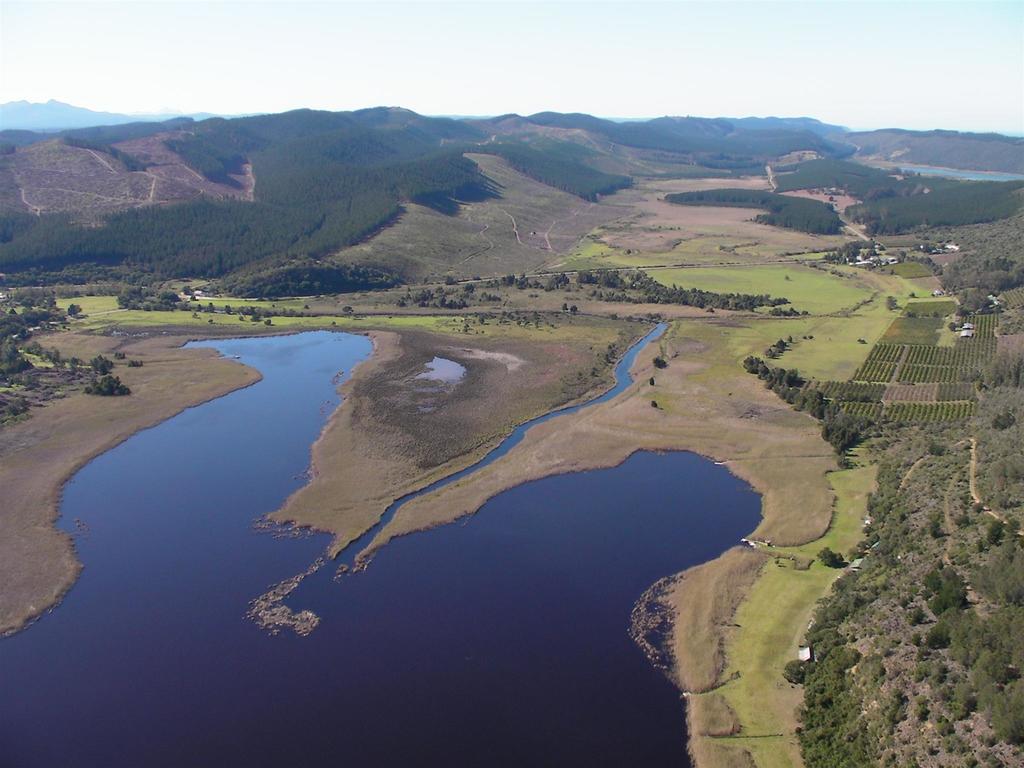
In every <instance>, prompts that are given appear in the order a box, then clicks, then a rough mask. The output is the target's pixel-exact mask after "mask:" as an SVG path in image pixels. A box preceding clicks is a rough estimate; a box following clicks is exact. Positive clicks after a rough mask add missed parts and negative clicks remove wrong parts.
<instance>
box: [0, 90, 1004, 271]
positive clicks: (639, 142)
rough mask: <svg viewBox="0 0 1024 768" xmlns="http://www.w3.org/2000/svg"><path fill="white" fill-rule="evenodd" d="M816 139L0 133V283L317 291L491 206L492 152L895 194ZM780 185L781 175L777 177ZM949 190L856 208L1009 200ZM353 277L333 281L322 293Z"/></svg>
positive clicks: (336, 124)
mask: <svg viewBox="0 0 1024 768" xmlns="http://www.w3.org/2000/svg"><path fill="white" fill-rule="evenodd" d="M825 133H826V131H825V130H824V126H823V125H822V124H817V123H815V122H814V121H808V120H806V119H793V120H787V119H753V118H751V119H742V120H729V119H722V118H718V119H707V118H696V117H662V118H657V119H653V120H647V121H635V122H616V121H612V120H605V119H601V118H597V117H593V116H590V115H584V114H560V113H554V112H544V113H539V114H535V115H531V116H528V117H520V116H517V115H505V116H502V117H497V118H490V119H454V118H437V117H425V116H423V115H419V114H416V113H415V112H411V111H409V110H406V109H400V108H386V107H379V108H373V109H364V110H358V111H354V112H324V111H316V110H309V109H302V110H295V111H292V112H285V113H282V114H275V115H258V116H251V117H241V118H233V119H226V118H210V119H205V120H201V121H195V120H190V119H187V118H181V119H175V120H169V121H165V122H163V123H146V122H140V123H129V124H125V125H115V126H100V127H91V128H78V129H75V130H70V131H64V132H62V133H60V134H38V133H32V132H28V131H16V132H0V272H4V273H7V274H8V275H9V277H8V279H9V280H10V279H11V278H10V275H19V277H16V278H14V279H15V280H18V281H22V282H24V281H45V280H48V279H50V280H52V279H56V278H55V277H54V275H58V276H59V277H60V279H88V278H89V277H91V276H95V274H97V270H99V269H103V270H107V271H108V272H117V271H119V270H120V272H121V273H124V272H125V271H126V270H129V271H133V272H138V273H140V274H144V275H146V274H148V275H152V276H155V277H171V276H184V275H193V276H202V277H221V276H224V275H227V274H229V273H231V274H234V273H236V272H238V271H239V270H245V269H249V268H250V267H251V269H253V270H256V271H258V273H259V275H260V276H261V280H262V282H263V283H266V282H267V281H268V280H272V279H273V275H274V274H275V270H277V269H279V268H283V265H285V264H287V265H288V269H289V270H290V272H289V274H300V273H301V274H303V275H313V277H311V278H310V280H312V281H313V282H315V279H314V278H315V273H316V271H317V270H319V269H321V267H319V266H317V265H316V261H317V260H318V259H322V258H323V257H325V256H329V255H332V254H335V253H337V252H339V251H340V250H341V249H343V248H345V247H347V246H350V245H353V244H355V243H357V242H358V241H360V240H363V239H366V238H369V237H372V236H373V235H374V234H375V233H376V232H378V231H379V230H380V229H381V228H383V227H387V226H389V224H391V223H392V222H393V221H395V220H396V218H397V217H398V216H399V215H400V214H401V212H402V210H403V205H405V204H408V203H419V204H421V205H424V206H428V207H430V208H433V209H434V210H436V211H438V212H440V213H442V214H448V215H451V214H455V213H457V212H458V210H459V207H460V205H461V204H462V203H464V202H467V201H473V200H480V199H485V198H487V197H493V196H500V195H501V194H502V190H501V189H500V187H499V186H498V185H495V184H492V183H491V181H490V180H489V179H488V178H487V177H486V176H485V175H483V173H482V172H481V171H480V169H479V168H478V166H477V164H476V163H475V162H473V161H472V160H471V159H469V158H467V155H469V154H473V155H479V154H491V155H496V156H499V157H501V158H503V159H504V160H505V161H506V162H507V163H508V164H509V165H510V166H511V167H512V168H513V169H515V170H516V171H518V172H519V173H521V174H523V175H526V176H528V177H531V178H532V179H534V180H535V181H538V182H540V183H542V184H544V185H547V186H550V187H553V188H555V189H558V190H562V191H564V192H568V193H570V194H573V195H576V196H578V197H580V198H582V199H584V200H588V201H596V200H597V199H599V198H600V197H601V196H603V195H607V194H611V193H613V192H615V191H616V190H619V189H622V188H624V187H627V186H629V185H631V184H632V182H633V180H632V178H631V174H634V173H636V174H640V173H642V174H651V173H654V174H661V173H678V172H680V171H682V172H684V173H687V172H690V171H691V170H694V169H695V170H696V171H698V172H700V173H704V174H710V175H717V176H726V177H728V176H732V175H740V174H762V173H763V171H764V166H765V164H767V163H771V164H773V165H774V166H775V167H776V168H777V169H779V170H782V166H783V165H784V164H785V163H787V162H791V161H792V160H793V158H800V157H807V156H808V155H810V156H813V157H818V158H821V159H819V160H817V161H814V162H816V163H818V165H812V164H808V163H804V164H803V165H801V166H799V167H798V168H797V170H796V172H795V173H794V174H793V175H792V177H796V176H800V175H801V174H805V175H806V174H808V173H810V174H811V175H812V176H814V175H816V177H817V178H821V179H824V178H826V174H825V173H823V171H829V170H830V169H831V170H835V169H837V168H838V170H839V172H840V173H841V174H845V175H846V176H847V177H850V176H851V175H852V174H853V173H854V172H856V173H859V174H861V175H862V176H864V183H865V184H868V185H872V188H874V187H876V186H877V187H879V188H882V187H885V186H886V185H891V184H890V182H891V181H892V177H890V176H888V175H887V174H885V173H884V172H874V171H869V170H866V169H864V167H863V166H859V165H856V166H855V165H853V164H849V163H844V162H843V161H842V159H841V158H842V157H843V156H845V155H848V154H849V153H850V152H852V151H853V149H852V147H851V146H850V145H848V144H845V143H843V142H842V141H837V140H834V139H833V138H830V137H828V136H826V135H824V134H825ZM55 171H59V173H55ZM787 178H790V177H787V176H786V175H785V174H781V173H780V174H779V179H780V183H786V182H785V181H784V180H786V179H787ZM946 184H947V182H943V181H941V180H935V181H929V182H928V190H929V191H930V192H932V194H930V195H929V196H928V199H927V201H925V200H924V199H923V198H921V197H917V198H914V199H910V200H903V199H902V198H903V197H908V198H910V197H912V195H904V194H903V191H904V188H900V190H898V191H897V193H895V194H889V193H886V194H885V195H883V196H884V197H886V198H889V197H895V198H900V199H899V200H892V201H886V202H885V203H884V205H883V204H881V203H879V204H878V205H874V203H873V201H872V200H871V199H870V198H869V197H868V196H866V195H864V196H861V197H862V199H864V200H865V207H864V208H863V209H858V211H857V212H856V215H857V217H858V218H859V219H860V220H862V221H864V222H865V223H867V224H868V226H869V228H871V230H872V231H877V232H889V231H902V230H903V229H906V228H909V227H913V226H914V225H915V222H920V221H922V220H924V221H927V222H928V223H948V224H955V223H963V222H962V221H958V220H957V218H956V217H955V216H951V215H950V214H949V212H950V211H953V212H955V211H956V210H961V211H973V212H975V213H974V214H972V215H974V216H975V219H977V215H979V214H977V211H979V210H983V211H989V210H995V211H997V212H1000V215H1002V212H1003V211H1004V209H1005V210H1009V209H1010V208H1012V206H1011V205H1010V203H1016V201H1017V200H1018V198H1013V199H1012V200H1010V199H1009V198H1007V197H1006V193H1005V190H1000V189H995V188H993V189H992V190H982V189H981V188H980V187H979V188H978V191H979V192H984V193H985V195H983V196H982V197H979V198H978V199H979V200H982V201H983V203H984V204H983V205H981V206H980V207H979V205H976V204H974V202H971V200H967V199H965V197H964V195H965V194H966V195H967V197H968V198H972V194H973V193H965V192H963V189H964V188H963V187H956V188H954V187H949V189H950V190H953V191H951V192H949V193H948V194H947V193H946V192H943V195H939V194H938V192H939V191H943V190H945V189H946V187H945V186H944V185H946ZM944 196H945V197H944ZM947 198H948V199H947ZM972 199H973V198H972ZM940 200H946V204H945V205H944V210H945V213H944V217H943V218H941V219H935V218H933V217H931V213H930V212H929V211H928V210H926V209H928V208H929V206H928V205H924V206H923V207H922V205H921V204H922V203H923V202H927V203H929V204H930V203H934V202H938V201H940ZM690 202H693V201H690ZM748 202H749V201H748ZM756 202H757V203H758V204H759V205H761V204H765V207H767V208H768V209H769V213H768V214H766V215H765V218H764V219H763V220H765V221H767V222H768V223H775V224H779V225H781V226H790V227H797V228H806V229H809V230H810V231H815V232H833V231H837V227H838V226H839V224H838V219H837V218H836V217H835V215H834V213H832V212H831V211H830V210H828V208H827V207H825V206H820V205H818V204H813V203H810V202H806V201H805V202H796V201H794V200H792V199H789V198H786V199H781V200H780V199H778V198H777V196H769V197H766V198H765V199H764V200H761V199H759V200H758V201H756ZM975 202H977V201H975ZM731 204H739V201H733V202H732V203H731ZM922 211H924V212H923V213H922ZM986 215H987V214H986ZM366 266H368V267H370V268H373V267H374V266H375V265H374V264H368V265H366ZM324 269H326V267H324ZM364 277H365V276H364ZM400 277H401V275H391V274H388V275H383V274H372V275H370V276H369V277H367V278H366V281H365V282H367V284H369V285H377V284H381V283H382V282H388V281H390V280H393V279H397V278H400ZM350 278H351V279H356V278H352V276H351V275H349V274H348V273H346V274H344V275H339V274H335V273H331V274H329V275H326V276H325V282H327V283H331V284H334V283H336V282H338V281H339V280H340V281H342V282H344V281H346V280H349V279H350ZM303 279H305V278H303ZM358 279H362V277H359V278H358ZM235 282H236V284H238V285H246V284H249V282H250V281H247V280H246V279H238V280H236V281H235Z"/></svg>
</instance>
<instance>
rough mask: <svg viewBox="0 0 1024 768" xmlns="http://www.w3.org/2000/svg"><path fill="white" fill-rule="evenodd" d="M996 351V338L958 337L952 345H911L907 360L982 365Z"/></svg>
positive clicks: (909, 361) (925, 363)
mask: <svg viewBox="0 0 1024 768" xmlns="http://www.w3.org/2000/svg"><path fill="white" fill-rule="evenodd" d="M995 353H996V339H995V338H994V337H993V338H988V339H978V338H974V339H959V340H958V341H957V344H956V346H953V347H926V346H913V347H910V351H909V352H908V353H907V362H908V363H910V364H912V365H914V364H916V365H950V366H956V367H974V366H977V365H984V364H985V363H987V362H988V361H989V360H990V359H991V358H992V356H993V355H994V354H995Z"/></svg>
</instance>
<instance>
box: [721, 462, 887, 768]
mask: <svg viewBox="0 0 1024 768" xmlns="http://www.w3.org/2000/svg"><path fill="white" fill-rule="evenodd" d="M829 482H830V484H831V485H832V489H833V491H835V494H836V505H835V514H834V516H833V521H832V526H831V527H830V528H829V531H828V533H826V534H825V535H824V536H823V537H821V538H820V539H818V540H817V541H814V542H811V543H810V544H805V545H804V546H801V547H785V548H777V549H769V550H768V551H770V552H772V553H775V554H779V555H783V556H787V555H792V556H795V557H801V558H811V557H816V556H817V553H818V552H819V551H820V550H821V549H822V548H823V547H830V548H831V549H833V550H835V551H837V552H840V553H843V554H845V553H846V552H847V551H849V549H850V548H851V547H853V546H854V545H855V544H856V543H857V542H858V541H859V540H860V538H861V530H862V526H863V519H864V516H865V514H866V511H867V498H868V494H869V493H870V492H871V489H872V488H873V487H874V482H875V467H873V466H867V467H858V468H856V469H847V470H842V471H839V472H833V473H831V474H829ZM839 574H840V571H838V570H836V569H833V568H826V567H825V566H823V565H821V564H820V563H818V562H817V561H815V562H814V563H813V564H812V565H811V567H810V568H809V569H808V570H805V571H799V570H796V569H795V568H794V567H793V563H792V562H791V561H790V560H788V559H785V558H780V559H779V560H778V561H777V562H776V561H769V563H768V564H767V565H766V566H765V569H764V571H763V573H762V574H761V577H760V578H759V579H758V580H757V582H756V583H755V584H754V587H753V589H752V590H751V592H750V594H749V595H748V596H747V598H746V600H745V601H744V602H743V604H742V605H741V606H740V608H739V610H738V611H737V613H736V619H735V622H736V624H737V626H738V627H740V629H739V631H738V632H737V633H736V634H735V635H734V638H733V640H732V642H731V643H730V644H729V646H728V647H727V649H726V653H727V656H728V659H729V664H728V668H727V669H726V673H725V676H724V677H725V679H728V678H729V677H730V676H732V675H733V674H734V673H738V676H737V677H735V678H734V679H732V680H730V681H729V682H728V683H726V684H725V685H724V686H722V687H721V688H719V689H718V693H720V694H721V695H722V696H724V697H725V699H726V701H727V702H728V703H729V705H730V706H731V707H732V708H733V710H734V711H735V712H736V714H737V716H738V717H739V720H740V722H741V723H742V724H743V730H742V731H741V732H740V734H739V735H737V736H734V737H727V738H726V739H725V740H724V741H723V743H731V744H736V745H737V746H742V747H743V748H744V749H746V750H748V751H749V752H750V753H751V754H752V755H753V756H754V759H755V761H756V762H757V765H758V767H759V768H791V767H792V766H795V765H799V762H798V760H799V748H798V745H797V743H796V737H795V735H793V728H794V726H795V708H796V707H797V706H798V705H799V702H800V700H801V697H800V691H799V689H797V688H795V687H794V686H791V685H790V684H789V683H788V682H786V680H785V679H784V678H783V677H782V669H783V667H785V665H786V662H788V661H789V660H790V659H794V658H796V651H797V647H798V646H799V645H800V643H801V641H802V640H803V637H804V633H805V632H806V629H807V624H808V622H809V621H810V618H811V615H812V613H813V611H814V607H815V605H816V603H817V601H818V600H819V599H821V598H822V597H824V596H825V595H826V594H827V593H828V590H829V588H830V587H831V585H832V582H833V581H835V579H836V578H837V577H838V576H839ZM782 734H790V735H788V736H787V735H782Z"/></svg>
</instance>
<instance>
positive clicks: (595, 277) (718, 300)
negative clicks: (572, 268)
mask: <svg viewBox="0 0 1024 768" xmlns="http://www.w3.org/2000/svg"><path fill="white" fill-rule="evenodd" d="M576 279H577V281H578V282H579V284H580V286H581V287H582V286H588V285H589V286H595V288H596V290H595V291H594V294H593V295H594V297H595V298H597V299H600V300H604V301H623V302H633V303H643V304H679V305H681V306H686V307H701V308H704V309H733V310H747V311H752V310H755V309H757V308H758V307H766V306H767V307H779V306H781V305H784V304H788V303H789V299H785V298H779V297H773V296H770V295H768V294H766V293H765V294H748V293H715V292H714V291H704V290H701V289H700V288H681V287H679V286H677V285H671V286H668V285H664V284H662V283H659V282H658V281H657V280H655V279H654V278H653V277H651V276H650V275H649V274H647V273H646V272H644V271H643V270H629V271H619V270H611V269H598V270H583V271H581V272H579V273H578V274H577V278H576ZM627 292H629V293H627Z"/></svg>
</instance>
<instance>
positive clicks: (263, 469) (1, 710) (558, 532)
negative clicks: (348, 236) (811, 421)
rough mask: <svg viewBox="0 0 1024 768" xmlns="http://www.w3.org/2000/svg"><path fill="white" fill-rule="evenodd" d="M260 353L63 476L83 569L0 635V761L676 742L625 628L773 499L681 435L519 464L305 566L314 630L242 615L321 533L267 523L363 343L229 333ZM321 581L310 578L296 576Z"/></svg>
mask: <svg viewBox="0 0 1024 768" xmlns="http://www.w3.org/2000/svg"><path fill="white" fill-rule="evenodd" d="M214 345H215V346H216V347H217V348H218V349H220V350H222V351H223V352H224V353H225V354H228V355H239V356H241V359H242V360H243V362H245V363H247V364H249V365H252V366H254V367H256V368H257V369H259V370H260V371H261V372H262V373H263V374H264V379H263V380H262V381H261V382H260V383H258V384H256V385H254V386H253V387H250V388H248V389H245V390H240V391H238V392H235V393H232V394H230V395H228V396H226V397H224V398H221V399H219V400H216V401H213V402H210V403H207V404H205V405H202V406H199V407H197V408H194V409H191V410H189V411H186V412H185V413H183V414H181V415H179V416H177V417H175V418H173V419H171V420H169V421H167V422H164V423H163V424H161V425H160V426H158V427H156V428H154V429H151V430H148V431H145V432H142V433H139V434H138V435H136V436H134V437H133V438H131V439H130V440H128V441H126V442H125V443H123V444H122V445H121V446H119V447H117V448H115V449H113V450H112V451H110V452H108V453H106V454H104V455H103V456H101V457H99V458H97V459H96V460H95V461H93V462H91V463H90V464H89V465H87V466H86V467H85V468H84V469H82V470H81V471H80V472H79V473H78V474H77V475H76V476H75V478H74V479H73V480H72V482H71V483H70V484H69V485H68V487H67V490H66V493H65V498H64V502H63V505H62V513H63V518H62V520H63V521H64V522H63V524H65V525H66V526H68V527H70V525H69V523H68V522H67V521H71V520H74V519H75V518H81V519H82V520H83V521H85V522H86V523H87V524H88V528H89V532H88V534H87V536H85V537H83V538H81V539H80V540H79V541H78V547H79V555H80V557H81V559H82V561H83V563H84V564H85V570H84V571H83V573H82V577H81V579H80V580H79V582H78V583H77V584H76V586H75V587H74V589H73V590H72V591H71V592H70V593H69V594H68V596H67V598H66V599H65V601H64V602H63V604H62V605H61V606H60V607H58V609H57V610H55V611H54V612H53V613H51V614H49V615H47V616H45V617H44V618H43V619H42V620H41V621H39V622H37V623H36V624H35V625H33V626H32V627H30V628H29V629H28V630H27V631H25V632H22V633H20V634H18V635H15V636H13V637H11V638H8V639H6V640H3V641H0V765H3V766H19V767H20V766H104V767H107V766H133V767H134V766H176V767H177V766H219V767H223V766H292V765H295V766H319V765H336V764H341V765H354V766H399V765H402V766H405V765H446V766H448V765H482V764H487V765H509V766H512V765H515V766H522V765H580V766H583V765H586V766H597V765H686V764H687V759H686V755H685V748H684V743H685V732H684V724H683V708H682V704H681V702H680V699H679V696H678V693H677V692H676V691H675V689H674V688H673V687H672V686H671V685H670V684H669V682H668V681H667V680H666V679H665V678H664V676H663V675H662V674H661V673H660V672H658V671H657V670H655V669H654V668H653V667H652V666H651V665H650V664H649V663H648V662H647V660H646V659H645V658H644V656H643V655H642V654H641V653H640V652H639V650H638V649H637V648H636V647H635V645H634V644H633V642H632V640H631V639H630V637H629V635H628V633H627V630H628V626H629V614H630V610H631V609H632V606H633V604H634V602H635V601H636V599H637V597H639V595H640V594H641V593H642V592H643V591H644V589H646V588H647V587H648V586H649V585H650V584H651V583H653V582H654V581H655V580H657V579H658V578H660V577H662V576H664V575H667V574H670V573H674V572H676V571H679V570H680V569H682V568H685V567H687V566H690V565H693V564H696V563H699V562H702V561H705V560H707V559H709V558H712V557H714V556H715V555H717V554H718V553H719V552H721V551H722V550H723V549H725V548H726V547H728V546H730V545H731V544H733V543H734V542H735V541H736V540H737V539H738V538H739V537H740V536H742V535H745V534H746V533H748V532H749V531H750V530H751V529H753V528H754V527H755V525H756V523H757V516H758V510H759V500H758V498H757V496H756V495H755V494H754V493H753V492H752V491H750V489H749V488H748V487H747V486H745V485H744V484H743V483H741V482H740V481H738V480H737V479H736V478H734V477H732V476H731V475H729V474H728V473H727V472H726V470H725V469H724V468H722V467H716V466H714V465H713V464H711V463H710V462H708V461H705V460H703V459H700V458H698V457H696V456H694V455H692V454H685V453H673V454H661V455H659V454H649V453H641V454H636V455H634V456H633V457H632V458H631V459H629V460H628V461H627V462H626V463H624V464H623V465H621V466H620V467H618V468H615V469H610V470H597V471H593V472H586V473H580V474H575V475H566V476H560V477H553V478H547V479H544V480H540V481H537V482H533V483H529V484H526V485H523V486H520V487H518V488H514V489H512V490H510V491H508V492H506V493H503V494H501V495H500V496H498V497H496V498H494V499H492V500H491V501H490V502H488V503H487V504H486V505H485V506H484V507H483V509H482V510H481V511H480V512H479V513H478V514H477V515H476V516H474V517H472V518H467V519H466V520H465V521H463V522H461V523H458V524H453V525H449V526H446V527H443V528H438V529H435V530H432V531H428V532H425V533H422V534H417V535H414V536H409V537H405V538H403V539H400V540H398V541H396V542H393V543H392V544H391V545H389V546H388V547H387V548H385V549H384V550H382V551H381V552H380V553H379V554H378V555H377V557H376V559H375V560H374V562H373V564H372V565H371V566H370V567H369V568H368V569H367V570H366V571H364V572H362V573H359V574H357V575H355V576H350V577H348V578H345V579H343V580H342V582H341V583H339V584H335V583H332V582H331V581H330V580H329V579H320V578H318V579H316V580H314V583H313V584H312V586H313V587H314V588H313V589H306V585H305V584H304V585H303V595H302V600H303V603H302V605H297V606H295V607H296V608H311V609H313V610H315V611H316V612H317V613H318V614H319V615H320V616H321V617H322V621H321V624H320V626H319V628H318V629H317V630H316V631H315V632H313V634H312V635H310V636H308V637H305V638H302V637H298V636H296V635H294V634H291V633H284V634H281V635H278V636H274V637H272V636H269V635H267V634H266V633H264V632H263V631H262V630H260V629H259V628H258V627H257V626H256V625H255V624H253V623H252V622H250V621H249V620H248V619H246V618H245V610H246V603H247V602H248V601H249V600H250V599H251V598H253V597H255V596H256V595H258V594H259V593H261V592H262V591H263V590H264V589H265V588H266V587H267V586H268V585H269V584H271V583H274V582H276V581H278V580H280V579H283V578H286V577H288V576H291V575H293V574H295V573H297V572H300V571H302V570H304V569H305V568H306V566H307V565H308V564H309V563H310V562H311V561H312V560H313V559H314V558H316V557H317V556H318V555H319V554H320V553H321V552H322V551H323V549H324V547H325V546H326V544H327V537H324V536H310V537H307V538H300V539H295V540H281V539H275V538H273V537H271V536H269V535H266V534H258V533H255V532H254V531H253V530H252V523H253V521H254V520H255V519H256V518H258V517H259V516H260V515H262V514H265V513H266V512H269V511H271V510H273V509H274V508H276V507H277V506H279V505H280V503H281V502H282V501H283V500H284V499H285V498H286V497H287V495H288V494H289V493H290V492H292V491H293V490H294V489H295V488H296V487H298V486H299V485H300V484H301V482H302V479H301V473H302V471H303V470H304V469H305V467H306V466H307V465H308V462H309V446H310V444H311V442H312V441H313V440H314V439H315V437H316V434H317V433H318V431H319V429H320V428H321V426H322V424H323V422H324V419H325V417H326V415H327V414H328V413H329V411H330V407H331V404H332V403H335V402H336V401H337V397H336V395H335V394H334V385H333V384H332V382H331V379H332V377H333V376H334V374H335V373H336V372H337V371H338V370H339V369H342V370H345V371H350V370H351V368H352V367H353V365H354V364H355V363H356V362H357V361H358V360H359V359H362V358H363V357H365V356H366V355H367V354H368V352H369V344H368V342H367V341H366V340H365V339H364V338H362V337H356V336H350V335H345V334H329V333H310V334H301V335H298V336H288V337H276V338H263V339H246V340H235V341H219V342H216V343H215V344H214ZM307 583H309V582H307Z"/></svg>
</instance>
